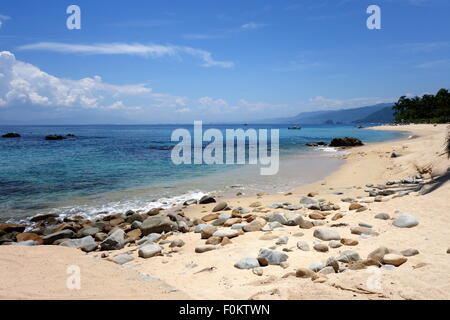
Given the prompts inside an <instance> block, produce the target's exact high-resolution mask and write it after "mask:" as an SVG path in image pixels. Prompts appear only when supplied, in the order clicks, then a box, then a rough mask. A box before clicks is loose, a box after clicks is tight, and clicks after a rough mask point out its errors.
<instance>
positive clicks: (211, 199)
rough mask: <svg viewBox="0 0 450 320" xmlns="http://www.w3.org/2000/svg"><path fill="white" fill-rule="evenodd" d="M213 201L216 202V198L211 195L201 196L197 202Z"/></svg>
mask: <svg viewBox="0 0 450 320" xmlns="http://www.w3.org/2000/svg"><path fill="white" fill-rule="evenodd" d="M214 202H216V199H214V198H213V197H210V196H203V197H201V199H200V200H199V201H198V203H199V204H208V203H214Z"/></svg>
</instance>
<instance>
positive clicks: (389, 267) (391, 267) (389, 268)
mask: <svg viewBox="0 0 450 320" xmlns="http://www.w3.org/2000/svg"><path fill="white" fill-rule="evenodd" d="M380 268H381V269H383V270H386V271H392V270H395V269H396V268H397V267H396V266H394V265H392V264H384V265H382V266H381V267H380Z"/></svg>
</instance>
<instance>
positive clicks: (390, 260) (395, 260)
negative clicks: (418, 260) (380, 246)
mask: <svg viewBox="0 0 450 320" xmlns="http://www.w3.org/2000/svg"><path fill="white" fill-rule="evenodd" d="M406 261H408V259H407V258H405V257H403V256H401V255H399V254H394V253H388V254H385V255H384V257H383V263H384V264H392V265H393V266H396V267H398V266H400V265H402V264H404V263H405V262H406Z"/></svg>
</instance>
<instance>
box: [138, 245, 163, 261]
mask: <svg viewBox="0 0 450 320" xmlns="http://www.w3.org/2000/svg"><path fill="white" fill-rule="evenodd" d="M161 251H162V248H161V247H160V246H158V245H156V244H144V245H143V246H141V247H140V248H139V250H138V256H139V257H141V258H144V259H147V258H151V257H153V256H156V255H159V254H160V253H161Z"/></svg>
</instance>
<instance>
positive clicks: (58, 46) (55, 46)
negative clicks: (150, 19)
mask: <svg viewBox="0 0 450 320" xmlns="http://www.w3.org/2000/svg"><path fill="white" fill-rule="evenodd" d="M18 49H19V50H41V51H52V52H61V53H79V54H91V55H134V56H141V57H145V58H161V57H181V56H182V55H189V56H191V57H194V58H197V59H200V60H201V61H203V63H202V64H201V65H202V66H203V67H221V68H231V67H233V66H234V63H233V62H231V61H218V60H215V59H213V57H212V53H211V52H209V51H206V50H202V49H195V48H191V47H185V46H173V45H159V44H141V43H96V44H72V43H62V42H38V43H32V44H27V45H23V46H20V47H19V48H18Z"/></svg>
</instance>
